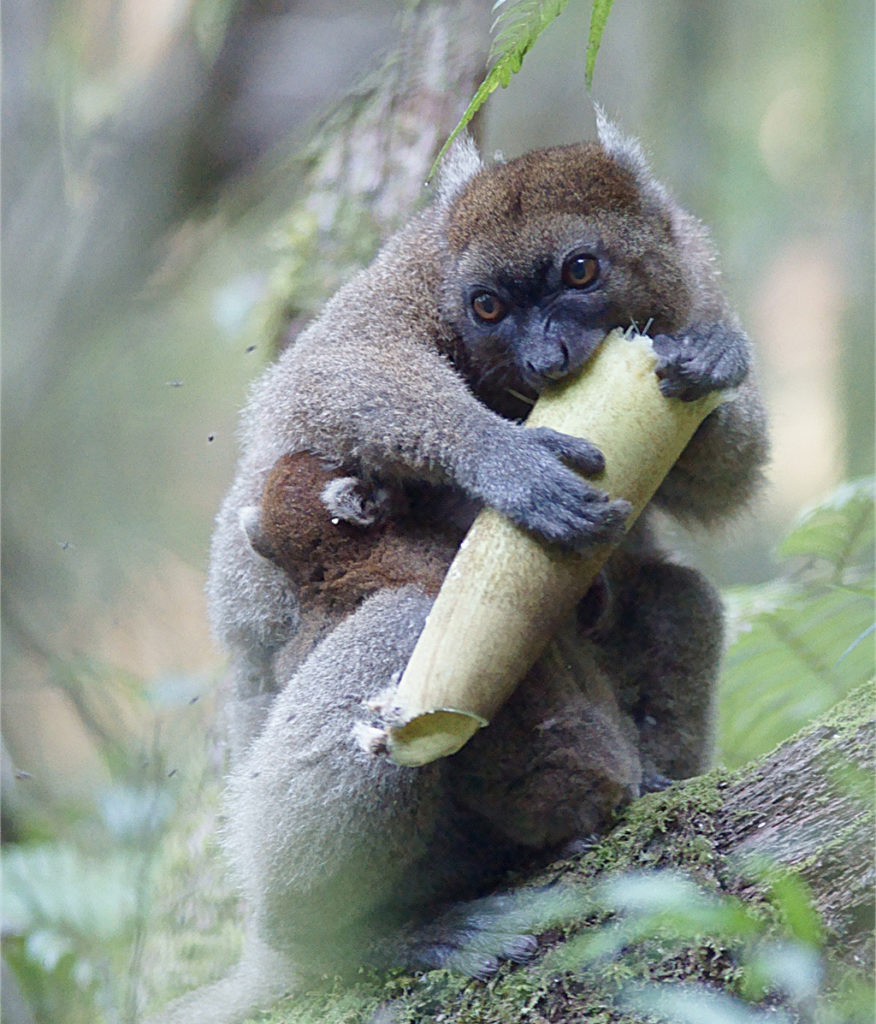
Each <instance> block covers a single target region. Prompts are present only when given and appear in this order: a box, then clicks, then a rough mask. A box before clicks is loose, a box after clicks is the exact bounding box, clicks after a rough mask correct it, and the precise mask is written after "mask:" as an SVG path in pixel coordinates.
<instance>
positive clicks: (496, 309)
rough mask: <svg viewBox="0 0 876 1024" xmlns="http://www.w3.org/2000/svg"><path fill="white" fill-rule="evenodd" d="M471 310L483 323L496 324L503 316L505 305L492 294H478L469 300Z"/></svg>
mask: <svg viewBox="0 0 876 1024" xmlns="http://www.w3.org/2000/svg"><path fill="white" fill-rule="evenodd" d="M471 308H472V309H473V310H474V314H475V316H476V317H477V318H478V320H483V321H484V323H488V324H495V323H498V322H499V321H500V320H501V319H502V317H503V316H504V315H505V312H506V310H505V303H504V302H503V301H502V300H501V299H500V298H499V296H498V295H494V294H493V293H492V292H478V293H477V295H475V296H474V297H473V298H472V300H471Z"/></svg>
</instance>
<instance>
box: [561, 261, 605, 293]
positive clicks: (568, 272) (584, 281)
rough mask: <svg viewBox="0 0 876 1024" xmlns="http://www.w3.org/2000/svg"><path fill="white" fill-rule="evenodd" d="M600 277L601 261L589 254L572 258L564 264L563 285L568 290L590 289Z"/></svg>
mask: <svg viewBox="0 0 876 1024" xmlns="http://www.w3.org/2000/svg"><path fill="white" fill-rule="evenodd" d="M598 277H599V260H598V259H597V258H596V257H595V256H591V255H590V254H589V253H579V254H578V255H577V256H570V257H569V258H568V259H567V260H566V262H565V263H564V264H563V284H564V285H566V287H567V288H588V287H589V286H590V285H591V284H593V282H594V281H595V280H596V279H597V278H598Z"/></svg>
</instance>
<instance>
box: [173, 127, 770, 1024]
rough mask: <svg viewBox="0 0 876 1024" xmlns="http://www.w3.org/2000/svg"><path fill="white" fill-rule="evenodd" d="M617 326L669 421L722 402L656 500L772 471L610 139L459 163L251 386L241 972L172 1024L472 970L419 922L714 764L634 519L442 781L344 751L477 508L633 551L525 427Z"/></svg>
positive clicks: (685, 581)
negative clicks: (677, 409)
mask: <svg viewBox="0 0 876 1024" xmlns="http://www.w3.org/2000/svg"><path fill="white" fill-rule="evenodd" d="M631 324H635V325H638V327H639V329H640V330H643V331H645V332H647V333H648V334H649V335H651V336H652V338H653V342H654V347H655V349H656V351H657V353H658V356H659V361H658V365H657V371H656V372H657V375H658V377H659V378H660V382H661V383H660V386H661V388H662V390H663V391H664V393H665V394H667V395H675V396H680V397H681V398H682V399H692V398H695V397H697V396H699V395H702V394H704V393H706V392H710V391H712V390H715V389H723V388H735V389H736V395H735V398H734V400H733V401H731V402H728V403H726V404H724V405H721V406H720V407H719V408H718V409H716V410H715V411H714V412H713V413H711V414H710V415H709V417H708V418H707V419H706V420H705V422H704V423H703V424H702V426H701V427H700V429H699V430H698V432H697V433H696V435H695V436H694V438H693V440H692V441H691V442H690V444H689V445H688V447H687V449H686V450H685V451H684V453H683V455H682V457H681V459H680V460H679V462H678V463H677V465H676V467H675V468H674V469H673V470H672V472H671V473H670V474H669V476H668V477H667V478H666V480H665V482H664V483H663V485H662V486H661V487H660V489H659V491H658V493H657V495H656V496H655V498H654V501H653V504H654V505H655V506H658V507H660V508H662V509H665V510H666V511H668V512H670V513H672V514H673V515H675V516H677V517H678V518H679V519H682V520H687V521H695V522H700V523H704V524H706V525H711V524H716V523H719V522H720V521H721V520H726V519H728V518H729V517H732V516H733V515H734V513H736V512H737V511H738V510H740V509H741V508H742V507H743V506H744V505H745V504H746V503H747V502H748V500H749V498H750V497H751V496H752V494H753V493H754V491H755V490H756V488H757V486H758V483H759V481H760V477H761V467H762V466H763V463H764V460H765V456H766V447H767V443H766V429H765V421H764V413H763V410H762V406H761V402H760V399H759V397H758V392H757V388H756V385H755V382H754V380H753V377H752V373H751V369H750V345H749V341H748V338H747V337H746V335H745V333H744V332H743V331H742V329H741V328H740V326H739V323H738V321H737V319H736V317H735V316H734V314H733V313H732V311H731V310H730V309H729V308H728V306H727V303H726V301H725V299H724V297H723V295H722V293H721V290H720V287H719V283H718V272H717V269H716V263H715V256H714V251H713V248H712V245H711V243H710V241H709V238H708V235H707V233H706V231H705V229H704V228H703V227H702V226H701V225H700V223H699V222H698V221H697V220H695V219H694V218H693V217H692V216H691V215H690V214H688V213H686V212H685V211H684V210H682V209H680V208H679V206H678V205H677V204H676V203H675V202H674V200H673V199H672V198H671V197H670V195H669V194H668V193H667V191H666V190H665V189H664V188H663V186H661V185H660V184H658V183H657V182H656V181H655V180H654V178H653V176H652V174H651V172H650V170H649V168H648V166H647V164H646V162H645V160H644V158H643V156H642V152H641V149H640V147H639V145H638V144H637V143H636V142H634V141H631V140H629V139H626V138H624V137H623V136H622V135H621V134H620V133H619V132H618V131H617V129H616V128H615V127H614V126H613V125H611V124H610V123H608V122H607V121H606V120H605V119H604V118H600V120H599V140H598V141H597V142H590V143H585V144H581V145H571V146H562V147H557V148H553V149H547V150H542V151H538V152H532V153H528V154H526V155H525V156H522V157H520V158H518V159H515V160H511V161H509V162H507V163H498V164H496V165H495V166H489V167H484V166H482V164H481V162H480V159H479V157H478V155H477V152H476V151H475V148H474V146H473V145H472V144H471V143H468V142H463V143H460V144H457V145H456V147H455V149H454V150H453V151H452V152H451V156H450V157H449V159H447V160H446V161H445V166H444V172H443V176H442V179H441V182H440V186H439V189H438V194H437V196H436V198H435V200H434V201H433V203H432V204H431V205H430V206H429V207H428V208H427V209H426V210H425V211H424V212H423V213H421V214H419V215H418V216H417V217H415V218H414V219H413V220H412V222H411V223H410V224H409V226H408V227H406V228H405V229H404V230H402V231H401V232H399V233H398V234H397V235H396V236H395V237H393V238H391V239H390V240H389V241H388V242H387V243H386V244H385V246H384V247H383V248H382V250H381V251H380V252H379V253H378V255H377V257H376V258H375V260H374V262H373V263H372V264H371V266H369V267H368V268H367V269H365V270H363V271H361V272H360V273H359V274H357V275H356V276H355V277H354V278H353V279H352V280H351V281H350V282H349V283H348V284H347V285H345V286H344V287H343V288H341V290H340V291H339V292H338V293H337V294H336V295H335V296H334V297H333V298H332V299H331V300H330V301H329V302H328V304H327V305H326V307H325V309H324V311H323V313H322V314H321V316H320V317H319V318H318V319H317V320H316V321H315V322H314V323H313V325H312V326H311V327H310V328H309V329H308V330H307V331H306V332H304V333H303V334H302V335H301V336H300V337H299V338H298V339H297V340H296V341H295V343H294V344H293V345H292V346H291V347H290V348H289V349H288V350H287V351H285V352H284V353H283V354H282V356H281V357H280V359H279V360H278V361H277V362H276V363H275V364H274V365H273V366H271V367H270V368H269V369H268V371H267V372H266V373H265V375H264V376H263V378H262V379H261V380H260V381H259V383H258V384H257V385H256V387H255V389H254V391H253V393H252V398H251V400H250V402H249V405H248V406H247V409H246V410H245V412H244V414H243V419H242V426H243V454H242V457H241V460H240V465H239V469H238V473H237V478H236V480H235V482H234V485H233V487H232V489H231V492H230V493H229V495H228V497H227V499H226V501H225V503H224V505H223V507H222V510H221V512H220V514H219V517H218V525H217V529H216V533H215V537H214V542H213V548H212V559H211V569H210V582H209V596H210V604H211V610H212V617H213V623H214V626H215V630H216V632H217V634H218V636H219V637H220V639H221V640H222V642H223V643H224V644H225V646H226V647H227V648H228V650H229V651H230V653H231V659H232V672H233V683H234V698H233V699H234V707H233V709H232V713H233V718H234V720H235V722H236V726H237V729H236V735H235V738H234V742H233V748H234V758H235V764H234V768H233V771H232V773H231V777H230V779H229V784H228V793H227V802H226V816H227V825H226V829H225V836H224V840H225V846H226V849H227V852H228V855H229V857H230V858H231V860H232V862H233V863H234V865H235V867H236V869H237V873H238V876H239V881H240V885H241V886H242V889H243V891H244V894H245V896H246V898H247V900H248V902H249V908H250V915H251V917H250V925H249V927H250V936H249V946H248V952H247V953H246V954H245V956H244V960H243V962H242V964H241V966H240V967H239V968H238V970H237V972H236V973H235V974H234V975H233V976H232V977H230V978H229V979H226V981H225V982H220V983H218V984H217V985H216V986H214V987H213V988H212V989H207V990H203V991H202V992H200V993H197V994H196V996H195V999H194V1000H192V1001H186V1000H184V1001H183V1002H182V1003H180V1004H179V1007H181V1009H180V1008H178V1009H177V1010H175V1011H172V1012H175V1013H177V1014H178V1019H179V1020H183V1019H185V1020H187V1021H196V1022H197V1021H200V1020H204V1021H206V1020H207V1019H209V1020H210V1021H216V1020H226V1019H233V1017H234V1016H235V1014H238V1015H239V1014H242V1012H243V1010H245V1009H246V1008H247V1007H249V1006H251V1005H253V1004H255V1003H257V1002H259V1001H260V1000H261V1001H265V1000H269V999H270V998H272V997H273V996H274V995H276V994H278V993H279V992H281V991H283V990H284V989H287V988H289V987H294V986H295V985H296V984H301V983H302V982H303V981H306V979H307V978H308V977H310V976H312V975H313V974H314V973H318V972H321V971H326V970H329V971H335V970H337V969H338V968H339V967H341V966H343V965H344V964H345V963H346V964H357V963H360V962H362V961H364V960H367V959H368V955H369V950H371V951H373V950H375V949H377V950H380V951H381V955H385V956H386V957H387V958H388V959H392V958H395V959H397V960H399V961H408V962H409V963H410V962H419V963H422V964H449V965H454V964H455V965H457V966H460V967H462V968H463V969H467V970H471V971H473V972H474V973H478V972H488V971H489V970H490V969H491V968H492V967H494V966H495V962H494V960H493V958H492V955H487V954H484V955H483V956H482V957H481V958H480V959H479V958H478V956H477V955H474V954H471V953H470V952H469V953H466V952H465V951H464V949H463V946H464V943H463V942H462V941H461V938H464V937H465V936H469V937H470V936H471V934H472V933H473V931H477V930H478V927H480V925H482V924H483V922H481V923H480V925H479V924H477V923H472V919H466V918H465V915H463V916H462V918H460V917H459V916H458V915H457V916H456V917H455V918H452V920H455V921H456V925H454V926H452V927H451V925H450V924H449V923H448V922H449V921H450V920H451V918H447V917H442V916H441V915H440V914H437V916H436V911H435V907H436V906H440V905H441V904H442V903H445V904H446V903H447V902H448V901H452V900H458V899H461V898H466V897H471V896H474V895H477V894H479V893H482V892H484V891H485V890H486V888H487V887H488V886H489V885H490V884H491V883H492V882H494V881H495V879H496V877H497V876H498V875H499V873H500V872H501V871H502V870H504V869H506V868H507V867H508V866H509V865H514V864H516V863H520V862H521V860H522V858H523V857H524V856H525V855H526V854H527V853H528V852H531V851H540V850H541V851H543V850H551V849H555V848H562V847H563V845H564V844H567V843H569V842H570V841H574V840H575V839H576V838H579V837H581V836H582V835H585V834H588V833H591V832H593V831H594V830H598V829H599V828H600V827H602V826H604V824H605V823H606V822H607V820H608V819H609V817H610V815H611V814H612V813H613V811H614V810H615V808H616V807H617V806H618V805H619V804H621V803H622V802H623V801H625V800H627V799H629V798H630V797H632V796H634V795H635V794H637V793H638V792H639V791H640V790H641V789H642V788H643V786H647V785H648V784H649V782H650V781H651V780H653V779H655V778H660V777H666V778H670V779H677V778H683V777H685V776H689V775H692V774H696V773H698V772H700V771H701V770H702V769H703V768H704V767H705V766H706V764H707V761H708V757H709V749H710V743H711V732H712V728H711V707H712V693H713V688H714V684H715V680H716V676H717V672H718V664H719V658H720V652H721V646H722V613H721V607H720V602H719V600H718V597H717V596H716V594H715V592H714V590H713V589H712V587H711V586H710V585H709V584H708V583H707V582H706V580H705V579H703V577H702V576H700V575H699V574H698V573H697V572H695V571H694V570H692V569H690V568H686V567H682V566H680V565H677V564H675V563H673V562H672V561H671V560H670V559H669V558H668V557H667V556H666V555H665V554H664V553H663V552H662V551H661V550H660V548H659V547H658V546H657V544H656V542H655V541H654V539H653V535H652V529H651V527H650V525H649V518H650V517H649V514H648V510H646V512H645V514H643V516H642V517H641V518H640V520H639V521H638V523H637V525H636V527H635V528H634V529H633V530H632V531H631V532H630V534H629V535H628V536H627V537H626V538H624V539H623V540H622V541H621V542H620V544H619V546H618V548H617V549H616V552H615V554H614V555H613V556H612V558H611V559H610V561H609V562H608V564H607V566H606V568H605V570H604V572H603V574H602V578H601V582H600V586H599V587H598V588H597V589H596V591H595V592H594V593H595V595H596V596H594V593H591V595H589V596H588V598H586V599H585V600H584V601H583V602H582V605H581V607H580V608H579V614H577V615H574V616H571V617H570V618H569V620H568V622H567V623H566V625H565V626H564V627H563V629H562V630H560V632H559V633H558V634H557V635H556V636H555V638H554V640H553V642H552V644H551V646H550V648H549V649H548V651H547V653H546V654H545V655H544V656H543V657H542V658H541V659H540V660H539V661H538V663H537V664H536V665H535V667H534V668H533V669H532V670H531V671H530V673H529V674H528V675H527V677H526V678H525V679H524V681H523V683H522V684H521V686H520V687H519V689H518V690H517V691H516V693H515V694H514V696H513V697H512V698H511V700H510V701H509V702H508V704H507V705H506V706H505V707H504V708H503V709H502V711H501V712H500V713H499V714H498V715H497V716H496V717H495V719H494V721H493V722H492V724H491V725H490V726H489V728H487V729H485V730H483V731H482V732H481V733H479V734H478V735H476V736H475V737H474V738H473V739H472V740H471V741H470V743H469V744H468V745H467V746H466V747H465V748H464V749H463V750H462V751H461V752H460V753H459V754H457V755H455V756H454V757H452V758H448V759H445V760H443V761H440V762H436V763H433V764H430V765H427V766H425V767H423V768H418V769H411V768H402V767H398V766H396V765H394V764H392V763H390V762H389V761H388V760H387V759H386V758H383V757H380V756H375V754H374V753H372V752H371V751H370V750H369V749H368V748H367V744H362V743H361V742H360V741H359V736H360V735H361V734H360V731H359V730H360V728H361V726H362V723H366V724H367V723H368V721H369V715H370V712H369V701H370V700H372V699H373V698H374V697H375V695H376V694H377V693H378V692H379V691H383V690H385V688H386V687H387V686H388V685H391V684H392V683H393V681H395V680H397V679H398V677H399V675H400V673H401V671H402V670H403V668H404V666H405V664H406V662H407V659H408V657H409V655H410V653H411V650H412V648H413V645H414V643H415V641H416V639H417V637H418V635H419V633H420V630H421V628H422V625H423V622H424V619H425V617H426V614H427V613H428V611H429V607H430V604H431V600H432V597H433V595H434V592H435V590H436V588H437V586H438V584H439V583H440V579H441V575H442V573H443V571H444V568H445V567H446V565H447V564H448V563H449V561H450V559H451V557H452V555H453V552H454V550H455V548H456V546H457V545H458V543H459V540H460V538H461V537H462V535H463V533H464V531H465V529H466V527H467V525H468V524H469V523H470V521H471V519H472V517H473V515H474V513H475V511H476V510H477V509H478V508H479V507H480V506H481V505H483V504H486V505H491V506H493V508H495V509H497V510H498V511H499V512H501V513H502V514H503V515H505V516H507V517H508V518H509V519H511V520H513V521H514V522H515V523H518V524H520V525H521V526H523V527H524V528H526V529H528V530H531V531H532V532H533V533H535V534H537V535H539V536H541V537H543V538H545V539H546V540H547V541H549V542H552V543H555V544H560V545H565V546H572V547H576V548H586V547H587V546H588V545H590V544H593V543H594V542H602V541H605V540H616V539H619V538H620V537H621V535H622V531H623V523H624V518H625V515H626V511H627V508H626V506H625V503H624V502H622V501H616V500H609V499H608V497H607V496H606V495H605V494H604V493H603V492H601V491H600V490H599V488H598V487H597V486H594V484H593V483H591V482H589V481H588V479H587V477H588V476H594V475H596V474H598V472H599V470H600V469H601V467H602V464H603V463H602V456H601V454H600V452H599V451H598V450H597V449H596V448H595V447H594V446H593V445H592V444H591V443H589V442H588V441H587V440H586V439H585V440H580V439H577V438H572V437H568V436H565V435H562V434H559V433H557V432H554V431H551V430H548V429H537V430H532V429H527V428H525V427H524V426H523V425H522V424H521V422H520V421H521V419H522V418H523V417H524V416H525V414H526V412H527V411H528V408H529V403H531V401H532V399H534V398H535V396H536V395H537V394H538V393H539V391H540V389H541V388H542V386H543V385H544V384H545V382H547V381H552V380H556V379H558V378H561V377H564V376H565V375H567V374H571V373H574V372H575V371H576V370H578V369H579V368H580V367H581V366H582V365H583V364H584V363H585V362H586V360H587V359H588V358H589V357H590V355H591V354H592V353H593V351H594V350H595V349H596V348H597V346H598V345H599V343H600V341H601V339H602V338H603V337H604V336H605V334H606V332H608V331H609V330H611V329H612V328H615V327H628V326H629V325H631ZM269 477H270V479H269ZM266 482H267V488H266ZM341 541H343V543H341ZM427 920H430V921H432V925H431V926H429V927H427V926H426V925H425V924H424V922H426V921H427ZM460 921H467V922H468V923H466V924H462V925H460ZM418 922H419V925H418ZM441 922H443V925H442V923H441ZM457 926H458V927H457ZM418 927H420V931H418V930H417V928H418ZM455 928H456V931H455V930H454V929H455ZM527 950H528V947H527V944H526V942H524V941H523V940H516V941H510V942H509V944H508V946H507V948H502V944H501V943H499V945H497V946H496V947H495V949H494V952H495V953H496V954H498V955H502V954H506V955H511V956H515V955H522V954H523V953H525V952H527ZM472 956H474V960H472ZM223 986H224V987H223ZM198 1000H200V1002H199V1001H198ZM244 1003H245V1004H246V1005H245V1006H244ZM205 1006H208V1007H210V1009H208V1010H204V1009H203V1007H205ZM198 1007H200V1009H199V1008H198ZM240 1007H243V1010H241V1009H240ZM168 1019H173V1017H172V1016H171V1017H170V1018H168Z"/></svg>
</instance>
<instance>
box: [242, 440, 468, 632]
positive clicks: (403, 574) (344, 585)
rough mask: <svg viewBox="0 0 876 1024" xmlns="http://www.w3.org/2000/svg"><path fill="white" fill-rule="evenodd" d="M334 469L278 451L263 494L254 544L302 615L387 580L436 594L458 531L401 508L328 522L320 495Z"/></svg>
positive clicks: (341, 608) (331, 607)
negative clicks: (372, 517) (367, 520)
mask: <svg viewBox="0 0 876 1024" xmlns="http://www.w3.org/2000/svg"><path fill="white" fill-rule="evenodd" d="M337 475H338V474H337V472H334V473H332V472H330V471H328V470H326V469H325V468H324V467H323V466H322V464H321V463H320V461H319V460H318V459H316V458H315V457H314V456H312V455H310V454H308V453H307V452H297V453H296V454H294V455H284V456H283V457H282V458H280V459H279V460H278V461H277V463H276V464H275V465H274V468H273V469H272V471H271V473H270V476H269V477H268V479H267V482H266V484H265V489H264V492H263V495H262V505H261V530H260V537H259V539H258V544H257V547H258V551H259V553H260V554H262V555H264V556H265V557H266V558H270V559H271V561H273V562H275V563H276V564H277V565H279V566H280V567H281V568H282V569H283V570H284V571H285V572H286V573H288V575H289V577H290V579H291V580H292V582H293V583H294V584H295V587H296V589H297V592H298V600H299V605H300V608H301V612H302V616H303V617H304V618H307V617H308V615H309V614H310V613H315V614H316V615H318V616H329V617H330V618H332V619H338V618H341V617H343V616H344V615H347V614H348V613H349V612H351V611H352V610H353V609H355V608H356V607H357V606H358V605H359V604H360V603H361V602H362V601H363V600H364V599H365V598H366V597H368V596H369V595H370V594H373V593H375V592H376V591H378V590H382V589H385V588H387V587H401V586H405V585H406V584H415V585H416V586H418V587H420V588H421V589H422V590H424V591H425V592H426V593H428V594H436V593H437V592H438V589H439V587H440V586H441V583H442V581H443V579H444V575H445V573H446V571H447V567H448V565H449V564H450V561H451V559H452V558H453V556H454V554H455V553H456V549H457V547H458V546H459V541H460V539H461V538H460V533H459V531H458V530H457V529H455V528H453V527H452V526H447V527H446V528H442V527H441V525H440V524H439V525H438V526H437V528H436V524H435V523H433V522H430V523H427V524H424V523H421V522H419V521H418V520H417V519H416V518H415V517H413V516H411V515H407V514H404V513H391V514H390V515H388V516H387V517H385V518H382V519H381V520H379V521H378V522H376V523H375V524H373V525H372V526H356V525H354V524H352V523H347V522H343V521H338V522H333V521H332V518H331V515H330V513H329V511H328V509H327V508H326V506H325V505H324V504H323V502H322V500H321V497H320V495H321V494H322V491H323V488H324V487H325V485H326V484H327V483H328V482H329V481H330V480H332V479H333V478H334V477H336V476H337Z"/></svg>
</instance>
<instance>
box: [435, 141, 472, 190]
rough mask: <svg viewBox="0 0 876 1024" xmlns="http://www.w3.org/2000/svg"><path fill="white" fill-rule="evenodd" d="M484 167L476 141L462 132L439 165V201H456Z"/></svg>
mask: <svg viewBox="0 0 876 1024" xmlns="http://www.w3.org/2000/svg"><path fill="white" fill-rule="evenodd" d="M482 167H483V164H482V163H481V155H480V153H479V152H478V147H477V146H476V145H475V141H474V139H473V138H472V137H471V136H470V135H469V134H468V132H460V134H459V135H458V136H457V137H456V139H454V141H453V145H452V146H451V147H450V149H448V150H447V152H446V153H445V154H444V156H443V157H442V158H441V163H440V164H439V165H438V175H437V189H438V201H439V202H444V203H449V202H451V201H452V200H453V199H455V198H456V196H458V195H459V193H460V192H461V191H462V190H463V189H464V188H465V186H466V185H467V184H468V183H469V181H471V179H472V178H473V177H474V176H475V175H476V174H477V173H478V171H479V170H480V169H481V168H482Z"/></svg>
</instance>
